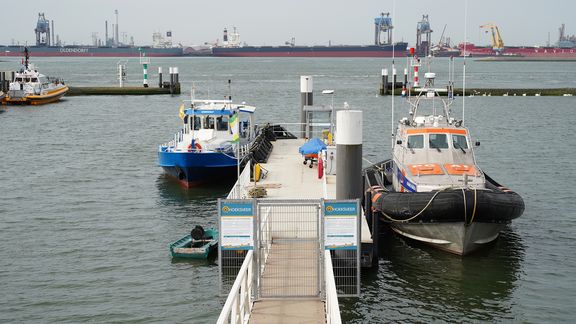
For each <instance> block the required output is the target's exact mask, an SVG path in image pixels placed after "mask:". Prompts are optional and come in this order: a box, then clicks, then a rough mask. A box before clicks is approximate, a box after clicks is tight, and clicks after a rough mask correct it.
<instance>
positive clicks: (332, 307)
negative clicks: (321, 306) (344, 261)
mask: <svg viewBox="0 0 576 324" xmlns="http://www.w3.org/2000/svg"><path fill="white" fill-rule="evenodd" d="M324 280H325V285H326V288H325V289H326V299H325V301H324V303H325V307H326V308H325V309H326V323H327V324H341V323H342V319H341V318H340V305H339V304H338V291H337V290H336V280H335V279H334V271H333V270H332V257H331V255H330V250H326V251H324Z"/></svg>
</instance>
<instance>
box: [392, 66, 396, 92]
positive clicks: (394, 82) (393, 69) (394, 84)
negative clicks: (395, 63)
mask: <svg viewBox="0 0 576 324" xmlns="http://www.w3.org/2000/svg"><path fill="white" fill-rule="evenodd" d="M392 79H393V83H392V88H393V89H396V80H397V71H396V68H392Z"/></svg>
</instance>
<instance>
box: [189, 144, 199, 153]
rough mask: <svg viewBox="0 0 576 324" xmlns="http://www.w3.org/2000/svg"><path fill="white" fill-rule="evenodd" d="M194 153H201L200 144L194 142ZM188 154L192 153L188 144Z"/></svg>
mask: <svg viewBox="0 0 576 324" xmlns="http://www.w3.org/2000/svg"><path fill="white" fill-rule="evenodd" d="M194 151H197V152H200V151H202V145H200V143H198V142H196V144H194ZM188 152H192V144H188Z"/></svg>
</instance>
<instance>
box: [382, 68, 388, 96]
mask: <svg viewBox="0 0 576 324" xmlns="http://www.w3.org/2000/svg"><path fill="white" fill-rule="evenodd" d="M380 94H381V95H383V96H385V95H387V94H388V69H382V91H381V92H380Z"/></svg>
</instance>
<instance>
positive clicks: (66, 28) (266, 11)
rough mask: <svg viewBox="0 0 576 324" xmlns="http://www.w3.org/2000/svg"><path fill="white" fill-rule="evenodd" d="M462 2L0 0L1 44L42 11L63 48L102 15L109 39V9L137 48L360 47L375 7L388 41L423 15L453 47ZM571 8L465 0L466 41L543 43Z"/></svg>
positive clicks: (89, 33) (460, 36) (98, 27)
mask: <svg viewBox="0 0 576 324" xmlns="http://www.w3.org/2000/svg"><path fill="white" fill-rule="evenodd" d="M393 3H395V6H394V5H393ZM464 4H465V1H463V0H435V1H421V0H415V1H401V0H396V1H395V2H393V1H392V0H389V1H373V0H367V1H359V2H351V1H342V0H332V1H327V0H320V1H303V0H291V1H284V2H276V1H269V0H268V1H265V0H253V1H230V0H221V1H212V2H192V1H184V0H175V1H171V2H166V3H163V2H158V1H151V0H139V1H133V0H126V1H112V0H100V1H92V0H83V1H78V0H58V1H52V2H46V1H40V0H29V1H26V2H11V3H9V4H5V5H4V8H8V10H5V11H4V13H5V14H3V15H2V19H1V20H0V45H10V44H11V43H12V41H13V40H14V41H16V42H19V43H20V44H24V43H27V44H29V45H33V44H35V35H34V28H35V27H36V21H37V18H38V13H41V12H43V13H44V14H45V16H46V18H47V19H48V20H54V25H55V28H54V31H55V34H56V35H58V36H59V38H60V39H61V41H62V42H64V43H65V44H66V45H73V44H92V43H93V39H94V37H97V38H99V39H101V40H102V41H104V38H105V37H104V34H105V31H104V21H105V20H108V25H109V37H112V35H111V31H112V24H113V23H114V22H115V16H114V10H116V9H117V10H118V11H119V24H118V25H119V32H120V36H119V38H120V40H121V41H122V40H126V42H129V41H130V38H131V37H133V38H134V42H135V44H137V45H150V44H152V33H153V32H156V31H160V32H163V33H165V32H166V31H169V30H170V31H172V35H173V43H174V44H178V43H180V44H182V45H185V46H189V45H203V44H204V43H214V42H216V40H217V39H219V40H220V41H221V40H222V31H223V29H224V28H225V27H226V28H228V29H229V30H231V29H232V28H233V27H236V28H237V29H238V32H239V33H240V40H241V41H242V42H246V43H247V44H250V45H283V44H284V43H285V42H286V41H289V40H291V39H292V38H293V37H294V38H295V41H296V44H297V45H328V44H329V43H331V44H333V45H335V44H350V45H367V44H372V43H373V42H374V39H373V38H374V36H373V32H374V18H375V17H377V16H378V15H379V14H380V13H381V12H390V14H391V16H392V19H393V24H394V26H395V31H394V38H395V41H407V42H408V43H409V44H410V45H413V44H414V42H415V39H416V24H417V22H418V21H420V20H421V19H422V15H423V14H427V15H428V16H429V19H430V24H431V27H432V29H433V30H434V33H433V34H432V42H433V43H437V42H438V40H439V39H440V36H441V34H442V30H443V28H444V26H445V25H446V32H445V34H444V37H450V38H451V40H452V44H457V43H460V42H462V41H463V40H464ZM394 7H395V8H394ZM393 11H394V12H393ZM9 12H10V13H14V14H7V13H9ZM574 12H576V1H569V0H549V1H521V0H510V1H497V0H484V1H473V0H469V1H468V16H467V40H468V41H469V42H472V43H476V44H480V45H486V44H489V43H490V35H489V34H487V33H486V32H485V31H483V30H481V29H480V28H479V26H480V25H483V24H487V23H492V24H495V25H497V26H498V27H499V29H500V32H501V34H502V38H503V39H504V43H505V45H510V46H515V45H526V46H534V45H541V46H544V45H546V43H547V42H548V37H550V43H551V44H554V43H555V42H556V41H557V39H558V28H559V27H560V25H561V24H562V23H565V24H566V31H567V33H568V34H576V20H575V19H574V18H573V13H574Z"/></svg>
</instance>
